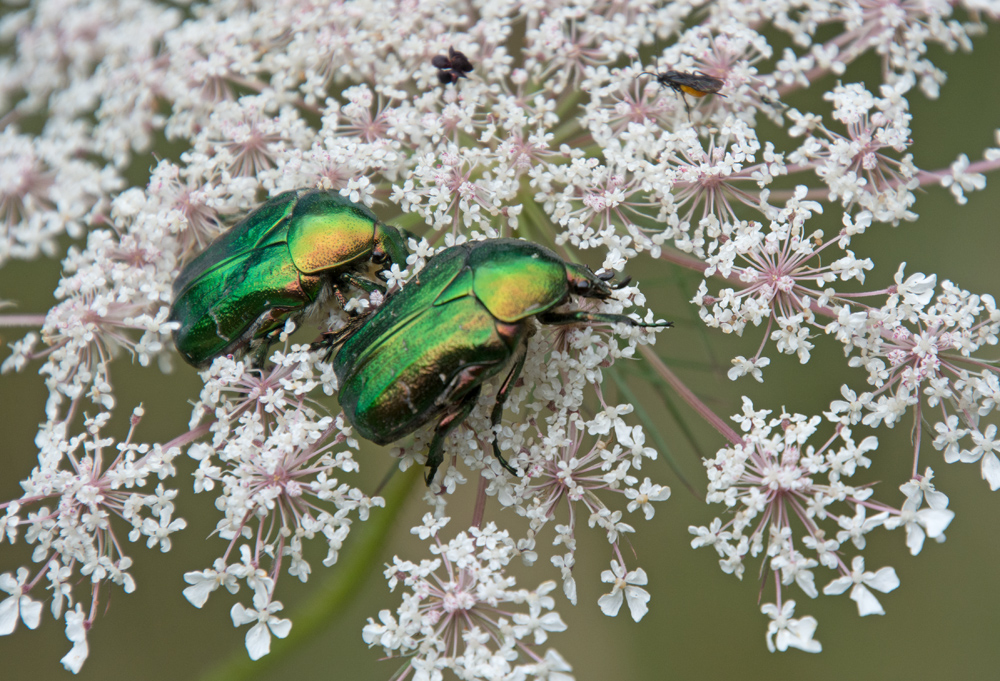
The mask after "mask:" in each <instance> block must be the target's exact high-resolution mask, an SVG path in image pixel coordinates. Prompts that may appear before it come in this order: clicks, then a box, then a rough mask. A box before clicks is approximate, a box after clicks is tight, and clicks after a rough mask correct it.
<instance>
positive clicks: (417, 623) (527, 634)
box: [362, 515, 571, 679]
mask: <svg viewBox="0 0 1000 681" xmlns="http://www.w3.org/2000/svg"><path fill="white" fill-rule="evenodd" d="M445 522H447V519H442V520H434V518H433V517H431V516H429V515H428V516H426V517H425V524H424V525H423V526H422V528H421V529H422V531H420V532H418V534H419V535H420V536H421V538H424V537H427V538H431V537H432V538H433V542H434V543H433V544H431V546H430V549H431V553H432V554H434V555H436V556H437V557H436V558H433V559H424V560H421V561H420V562H419V563H412V562H410V561H407V560H401V559H400V558H399V557H396V558H394V559H393V564H392V565H390V566H388V567H387V568H386V570H385V576H386V579H387V580H389V588H390V589H393V590H395V587H396V586H397V585H399V584H402V586H403V587H404V588H405V589H406V590H405V591H404V593H403V600H402V603H401V604H400V606H399V608H397V610H396V613H395V614H393V613H391V612H390V611H388V610H383V611H381V612H380V613H379V615H378V622H376V621H375V620H373V619H371V618H369V620H368V624H367V625H366V626H365V628H364V631H363V634H362V636H363V638H364V640H365V642H366V643H367V644H368V645H369V646H374V645H380V646H382V648H383V650H384V651H385V654H386V656H387V657H391V658H392V657H402V658H405V659H406V662H405V664H404V665H403V666H402V667H400V669H399V670H398V671H397V672H396V674H394V675H393V677H392V678H393V679H405V678H409V677H410V676H411V675H413V678H414V679H420V678H425V674H426V672H427V670H430V669H433V670H435V672H436V674H440V673H441V671H442V670H445V669H450V670H452V671H453V672H454V673H455V674H456V675H457V676H458V677H459V678H464V679H494V678H537V679H547V678H560V677H562V678H565V679H569V678H571V677H568V676H563V674H564V673H565V672H569V671H570V668H569V666H568V665H567V664H566V662H565V660H563V659H562V657H561V656H560V655H559V654H558V653H557V652H555V651H553V650H551V649H550V650H549V651H548V652H546V653H544V654H540V653H539V652H537V651H536V650H535V647H536V646H539V645H541V644H543V643H545V642H546V641H547V640H548V636H549V633H553V632H561V631H565V630H566V624H565V623H564V622H563V621H562V618H561V617H560V616H559V614H558V613H556V612H554V611H553V608H554V607H555V600H554V599H553V598H552V597H551V596H549V595H548V594H549V593H550V592H551V591H553V590H554V589H555V588H556V583H555V582H552V581H548V582H543V583H542V584H540V585H539V586H538V588H537V589H535V590H533V591H530V590H527V589H517V588H515V581H514V578H513V577H511V576H509V575H508V574H507V573H506V570H505V567H506V566H507V565H508V564H509V563H510V561H511V560H512V559H513V558H515V557H516V556H517V553H518V551H517V548H516V547H515V546H514V542H513V541H512V540H511V539H510V537H509V536H508V534H507V532H506V531H502V530H498V529H497V527H496V525H494V524H493V523H489V524H487V525H486V527H484V528H483V529H478V528H475V527H472V528H470V529H469V530H468V531H467V532H460V533H458V535H457V536H456V537H455V538H453V539H451V540H450V541H448V542H447V543H443V542H442V541H441V540H440V539H439V538H438V537H437V534H438V531H439V530H440V529H441V528H442V527H443V526H444V523H445ZM554 671H555V672H559V674H558V675H556V676H554V677H553V676H550V673H551V672H554Z"/></svg>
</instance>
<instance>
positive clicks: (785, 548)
mask: <svg viewBox="0 0 1000 681" xmlns="http://www.w3.org/2000/svg"><path fill="white" fill-rule="evenodd" d="M769 414H770V412H769V411H767V410H762V411H755V410H754V409H753V404H752V403H751V402H750V400H749V399H746V398H744V405H743V413H742V414H740V415H737V416H734V417H733V418H734V420H735V421H736V422H737V423H739V424H740V426H741V428H742V430H743V431H744V435H743V438H742V441H740V442H739V443H737V444H736V445H735V446H733V447H731V448H726V449H723V450H720V451H719V452H718V453H717V454H716V456H715V458H713V459H706V461H705V466H706V469H707V470H708V475H709V479H710V482H709V494H708V500H709V502H711V503H721V504H725V506H726V507H728V508H729V509H732V510H733V511H734V515H733V517H732V519H730V520H729V521H728V522H723V520H722V519H721V518H716V519H715V520H714V521H713V522H712V524H711V526H709V527H691V528H690V532H691V534H693V535H695V538H694V539H693V540H692V541H691V546H692V547H694V548H699V547H703V546H711V547H714V548H715V550H716V552H717V553H718V555H719V565H720V567H721V568H722V570H723V572H726V573H728V574H734V575H736V577H738V578H740V579H742V577H743V574H744V571H745V568H746V566H745V562H746V560H747V559H748V558H756V557H758V556H759V557H761V559H762V560H764V561H765V562H766V563H769V565H770V568H771V570H772V572H773V576H774V577H773V580H772V581H773V584H774V588H775V592H776V597H777V599H778V601H777V602H778V604H779V605H778V606H765V609H764V610H763V612H764V614H766V615H769V616H770V617H771V618H772V619H773V620H774V622H772V624H771V625H770V628H769V629H768V646H769V648H770V649H771V650H772V651H773V650H775V649H777V650H780V651H784V650H786V649H787V648H788V647H793V648H799V649H801V650H806V651H808V652H818V650H819V648H818V644H815V643H814V642H813V641H812V632H813V631H814V630H815V627H816V621H815V620H814V619H813V618H811V617H807V618H804V619H802V620H801V621H800V624H797V625H795V626H792V628H791V629H788V627H789V626H791V625H789V624H787V622H790V621H792V620H790V619H789V618H790V615H791V610H789V608H794V605H790V604H793V603H794V601H791V600H787V601H784V604H783V605H782V599H783V597H784V587H790V586H792V585H795V586H797V587H798V588H799V589H800V590H801V591H802V592H803V593H805V594H806V595H807V596H809V597H810V598H816V597H817V596H818V591H817V588H816V583H815V581H816V570H817V569H819V568H821V567H822V568H826V569H829V570H833V571H835V572H838V573H839V574H840V575H841V576H840V577H838V578H837V579H835V580H834V581H832V582H831V583H829V584H828V585H827V586H826V587H825V588H824V589H823V593H824V594H827V595H832V594H840V593H843V592H844V591H846V590H847V589H848V588H849V587H851V586H852V585H854V589H853V590H852V592H851V598H852V599H854V600H855V601H857V603H858V610H859V612H860V614H861V615H869V614H873V613H877V614H882V613H883V610H882V608H881V606H880V605H879V603H878V601H877V600H876V599H875V597H874V596H872V595H871V592H870V591H869V587H870V588H873V589H876V590H878V591H883V592H888V591H891V590H892V589H895V588H896V587H897V586H899V580H898V579H896V576H895V571H894V570H893V569H892V568H891V567H887V568H883V569H882V570H880V571H878V572H877V573H865V572H864V569H863V568H864V559H863V557H862V556H856V557H855V558H854V561H853V563H852V567H851V568H848V567H847V565H846V564H845V563H844V560H843V558H842V551H843V548H844V546H845V544H848V542H850V544H851V545H853V547H854V548H855V549H856V550H858V551H863V550H864V549H865V548H866V545H867V535H868V534H869V533H871V532H872V531H873V530H875V529H877V528H879V527H884V528H885V529H889V530H891V529H895V528H898V527H905V528H906V544H907V546H908V547H909V548H910V551H911V553H914V554H916V553H918V552H919V550H920V548H921V547H922V546H923V541H924V537H925V536H930V537H932V538H935V539H937V540H939V541H943V540H944V530H945V529H946V528H947V526H948V524H949V523H950V522H951V519H952V518H953V517H954V514H953V513H952V512H951V511H949V510H947V509H946V508H945V507H946V506H947V505H948V500H947V497H945V496H944V495H942V494H941V493H940V492H937V491H936V490H935V489H934V486H933V485H932V484H931V482H930V479H931V477H932V476H933V473H931V471H929V470H928V471H927V476H926V477H923V476H922V477H920V478H914V480H913V481H911V482H910V483H907V484H906V485H904V486H903V487H901V488H900V489H901V490H902V491H903V492H904V494H906V495H907V499H906V501H905V502H904V503H903V504H902V506H901V508H898V509H897V508H894V507H892V506H889V505H887V504H885V503H883V502H880V501H877V500H876V499H875V498H874V496H873V489H872V487H871V486H870V485H868V484H861V485H859V484H852V483H851V479H852V478H854V477H855V476H856V475H857V474H858V473H859V472H860V471H862V470H863V469H866V468H868V467H869V466H870V464H871V461H870V459H869V458H868V454H869V453H870V452H872V451H874V450H875V449H876V448H877V446H878V442H877V440H875V438H874V437H868V438H865V439H864V440H863V441H862V442H860V443H855V442H854V440H853V439H852V437H851V429H850V428H848V427H846V426H845V425H843V424H838V425H837V426H836V427H835V434H834V435H833V436H831V437H830V438H829V439H828V440H826V441H825V442H824V443H822V444H821V445H820V446H819V447H814V446H813V445H811V444H809V441H810V440H811V439H812V438H813V437H814V436H815V435H816V431H817V429H818V428H819V426H820V424H821V421H822V420H821V419H820V417H818V416H814V417H812V418H807V417H805V416H803V415H801V414H788V413H782V414H781V416H780V417H779V418H772V419H768V418H767V417H768V415H769ZM925 498H926V499H928V500H929V503H932V504H933V506H931V508H929V509H924V510H922V511H919V510H918V509H919V507H920V505H921V503H922V501H923V500H924V499H925ZM870 512H871V515H869V513H870ZM762 574H763V573H762ZM779 606H780V608H779ZM767 608H770V609H767ZM786 610H787V612H786ZM779 613H780V614H779ZM810 627H811V628H810ZM782 631H784V632H785V633H783V634H782V633H781V632H782ZM774 634H777V638H776V643H774V644H772V642H771V636H772V635H774ZM800 636H801V637H802V639H801V640H799V638H798V637H800Z"/></svg>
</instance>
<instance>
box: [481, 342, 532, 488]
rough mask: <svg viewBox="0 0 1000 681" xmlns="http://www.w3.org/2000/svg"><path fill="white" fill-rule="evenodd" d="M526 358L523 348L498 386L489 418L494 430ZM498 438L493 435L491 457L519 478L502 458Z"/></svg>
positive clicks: (526, 353)
mask: <svg viewBox="0 0 1000 681" xmlns="http://www.w3.org/2000/svg"><path fill="white" fill-rule="evenodd" d="M527 356H528V352H527V347H525V348H524V349H523V350H522V352H521V356H520V357H518V358H517V361H515V362H514V366H513V367H512V368H511V370H510V373H508V374H507V378H505V379H504V381H503V385H501V386H500V390H498V391H497V403H496V404H494V405H493V413H492V415H491V418H490V421H491V422H492V424H493V428H494V429H495V428H496V427H497V426H498V425H500V419H501V417H503V406H504V404H506V403H507V397H508V396H510V391H511V389H512V388H513V387H514V384H515V383H517V379H518V377H519V376H520V375H521V369H523V368H524V360H525V358H527ZM498 437H499V436H498V435H494V437H493V456H494V457H496V460H497V461H499V462H500V465H501V466H503V467H504V469H505V470H506V471H507V472H508V473H511V474H513V475H516V476H520V475H521V474H520V473H518V472H517V469H515V468H514V467H513V466H511V465H510V464H509V463H507V459H505V458H503V454H501V453H500V445H498V444H497V438H498Z"/></svg>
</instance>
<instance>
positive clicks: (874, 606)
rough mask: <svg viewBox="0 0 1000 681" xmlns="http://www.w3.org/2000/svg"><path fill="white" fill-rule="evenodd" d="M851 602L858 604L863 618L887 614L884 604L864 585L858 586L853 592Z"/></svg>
mask: <svg viewBox="0 0 1000 681" xmlns="http://www.w3.org/2000/svg"><path fill="white" fill-rule="evenodd" d="M851 600H852V601H854V602H855V603H857V604H858V614H859V615H861V616H862V617H866V616H868V615H884V614H885V610H883V609H882V604H881V603H879V602H878V599H877V598H875V596H874V594H872V592H871V591H869V590H868V589H866V588H865V585H864V584H858V585H857V586H855V587H854V588H853V589H852V590H851Z"/></svg>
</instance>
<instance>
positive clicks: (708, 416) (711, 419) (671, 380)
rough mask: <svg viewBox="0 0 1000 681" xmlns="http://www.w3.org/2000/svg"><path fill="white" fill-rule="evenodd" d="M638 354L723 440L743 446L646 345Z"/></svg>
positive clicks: (735, 435)
mask: <svg viewBox="0 0 1000 681" xmlns="http://www.w3.org/2000/svg"><path fill="white" fill-rule="evenodd" d="M639 352H641V353H642V354H643V356H644V357H645V358H646V361H648V362H649V363H650V364H651V365H652V366H653V369H654V370H656V373H658V374H659V375H660V376H661V377H662V378H663V380H664V381H666V382H667V383H668V384H670V387H671V388H673V389H674V391H676V393H677V395H678V396H679V397H680V398H681V399H682V400H684V401H685V402H687V403H688V406H690V407H691V408H692V409H694V410H695V411H696V412H697V413H698V415H699V416H701V417H702V418H703V419H705V420H706V421H708V423H709V424H711V425H712V427H714V428H715V429H716V430H717V431H719V433H721V434H722V436H723V437H724V438H726V439H727V440H729V441H730V442H732V443H733V444H734V445H740V444H743V438H741V437H740V435H739V433H737V432H736V431H735V430H733V429H732V428H731V427H730V426H729V424H728V423H726V422H725V421H724V420H723V419H722V418H721V417H720V416H719V415H718V414H716V413H715V412H714V411H712V410H711V409H709V408H708V406H707V405H706V404H705V403H704V402H702V401H701V400H700V399H698V396H697V395H695V394H694V393H693V392H691V389H690V388H688V387H687V386H686V385H684V382H683V381H681V380H680V379H679V378H678V377H677V375H676V374H675V373H674V372H672V371H671V370H670V369H669V368H668V367H667V365H666V364H664V363H663V361H662V360H660V358H659V357H657V356H656V353H655V352H653V349H652V348H650V347H649V346H647V345H642V346H640V347H639Z"/></svg>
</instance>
